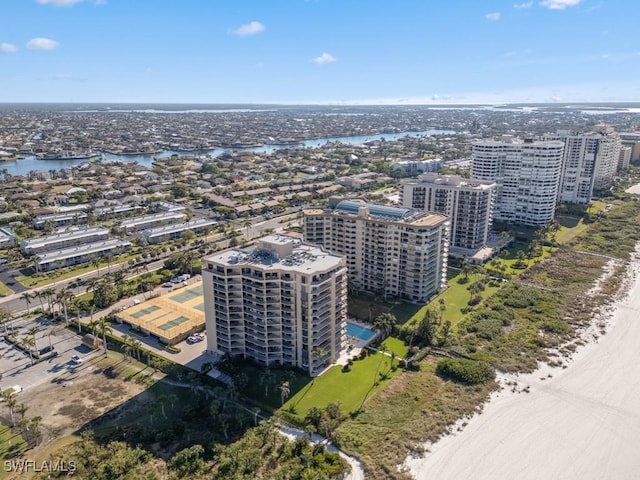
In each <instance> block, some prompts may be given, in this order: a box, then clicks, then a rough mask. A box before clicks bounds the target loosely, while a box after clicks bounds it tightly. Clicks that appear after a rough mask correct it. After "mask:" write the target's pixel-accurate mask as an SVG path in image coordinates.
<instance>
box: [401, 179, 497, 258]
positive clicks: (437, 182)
mask: <svg viewBox="0 0 640 480" xmlns="http://www.w3.org/2000/svg"><path fill="white" fill-rule="evenodd" d="M495 190H496V184H495V183H493V182H488V181H484V180H472V179H468V178H463V177H459V176H455V175H439V174H437V173H425V174H424V175H420V176H418V178H417V179H412V180H403V181H402V182H401V183H400V204H401V205H402V206H403V207H407V208H414V209H418V210H426V211H429V212H437V213H442V214H444V215H446V216H448V217H449V221H450V222H451V234H450V242H451V246H452V247H458V248H463V249H470V250H477V249H479V248H482V247H484V246H486V244H487V237H488V235H489V231H490V230H491V221H492V219H493V197H494V194H495Z"/></svg>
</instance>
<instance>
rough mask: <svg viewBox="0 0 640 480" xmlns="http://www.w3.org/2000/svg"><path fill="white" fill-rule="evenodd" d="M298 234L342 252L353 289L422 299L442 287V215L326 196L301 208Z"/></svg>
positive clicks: (445, 227)
mask: <svg viewBox="0 0 640 480" xmlns="http://www.w3.org/2000/svg"><path fill="white" fill-rule="evenodd" d="M304 236H305V240H306V241H308V242H311V243H317V244H319V245H322V246H323V247H324V248H326V249H328V250H329V251H331V252H333V253H335V254H338V255H344V256H345V257H346V260H347V268H348V270H349V281H350V282H351V283H352V285H353V287H354V288H355V289H357V290H361V291H366V292H371V293H375V294H378V295H381V296H383V297H384V298H386V297H400V298H404V299H407V300H409V301H410V302H413V303H426V302H428V301H429V299H430V298H431V297H432V296H433V295H435V294H437V293H438V292H439V291H440V290H442V289H443V288H446V270H447V255H448V251H449V221H448V219H447V217H445V216H444V215H440V214H436V213H427V212H421V211H418V210H412V209H406V208H396V207H388V206H384V205H375V204H367V203H365V202H363V201H360V200H346V199H341V198H332V199H331V200H330V206H329V208H327V209H319V208H314V209H307V210H304Z"/></svg>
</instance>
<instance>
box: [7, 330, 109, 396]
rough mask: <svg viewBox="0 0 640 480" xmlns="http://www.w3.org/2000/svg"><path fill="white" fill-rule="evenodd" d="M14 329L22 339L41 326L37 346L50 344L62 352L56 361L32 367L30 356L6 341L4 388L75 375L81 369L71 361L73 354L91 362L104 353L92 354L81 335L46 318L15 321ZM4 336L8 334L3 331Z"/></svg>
mask: <svg viewBox="0 0 640 480" xmlns="http://www.w3.org/2000/svg"><path fill="white" fill-rule="evenodd" d="M13 323H14V325H13V329H12V330H14V331H15V333H16V334H17V337H18V338H24V337H29V336H30V335H29V334H28V330H29V328H31V327H33V326H37V327H38V329H39V330H38V332H37V333H36V345H37V347H38V349H41V348H43V347H45V346H49V342H51V345H52V346H53V348H54V349H55V351H57V352H58V355H57V356H56V357H53V358H48V359H45V360H43V361H41V362H38V363H36V364H35V365H31V360H30V358H29V354H27V353H25V352H23V351H22V350H20V349H19V348H17V347H15V346H14V345H12V344H10V343H9V342H7V341H6V340H4V335H3V337H2V341H0V355H1V357H0V373H1V374H2V379H1V380H0V385H2V389H6V388H9V387H11V386H14V385H19V386H21V387H22V388H24V389H25V390H27V389H28V388H29V387H32V386H35V385H39V384H41V383H43V382H46V381H50V380H52V379H53V378H54V377H56V376H59V375H60V374H62V373H71V374H73V373H74V372H76V371H77V370H78V369H79V368H81V367H82V365H80V366H76V365H74V364H73V363H72V362H71V357H72V356H73V355H78V356H79V357H80V358H82V359H87V360H88V359H89V358H90V357H92V356H95V355H99V354H100V352H98V351H92V350H90V349H89V348H88V347H86V346H84V345H83V344H82V339H81V337H79V336H78V335H75V334H74V333H73V332H71V331H69V330H68V329H66V328H64V327H63V326H62V325H59V324H52V323H50V322H48V321H46V320H44V319H41V318H39V319H36V320H31V321H26V320H18V321H16V322H13ZM2 333H3V334H4V331H3V332H2Z"/></svg>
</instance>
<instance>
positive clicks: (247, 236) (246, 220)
mask: <svg viewBox="0 0 640 480" xmlns="http://www.w3.org/2000/svg"><path fill="white" fill-rule="evenodd" d="M242 226H243V227H244V228H245V235H244V236H245V238H246V239H247V240H249V227H251V219H250V218H246V219H245V220H244V221H243V222H242Z"/></svg>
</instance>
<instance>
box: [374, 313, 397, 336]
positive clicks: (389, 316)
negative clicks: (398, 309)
mask: <svg viewBox="0 0 640 480" xmlns="http://www.w3.org/2000/svg"><path fill="white" fill-rule="evenodd" d="M397 323H398V319H397V318H396V316H395V315H394V314H393V313H389V312H385V313H382V314H380V315H378V316H377V317H376V318H375V319H374V320H373V326H374V327H376V328H377V329H379V330H380V331H381V332H382V335H383V336H384V337H388V336H389V335H390V334H391V332H392V331H393V327H395V326H396V324H397Z"/></svg>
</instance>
